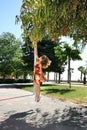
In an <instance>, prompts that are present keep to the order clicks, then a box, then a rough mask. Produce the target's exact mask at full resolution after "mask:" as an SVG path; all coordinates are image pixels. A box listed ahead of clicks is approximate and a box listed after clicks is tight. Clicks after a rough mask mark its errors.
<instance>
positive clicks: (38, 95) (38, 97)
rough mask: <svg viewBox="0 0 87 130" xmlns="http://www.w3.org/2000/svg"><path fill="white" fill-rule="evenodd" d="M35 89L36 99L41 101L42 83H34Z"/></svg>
mask: <svg viewBox="0 0 87 130" xmlns="http://www.w3.org/2000/svg"><path fill="white" fill-rule="evenodd" d="M34 90H35V101H36V102H39V101H40V85H34Z"/></svg>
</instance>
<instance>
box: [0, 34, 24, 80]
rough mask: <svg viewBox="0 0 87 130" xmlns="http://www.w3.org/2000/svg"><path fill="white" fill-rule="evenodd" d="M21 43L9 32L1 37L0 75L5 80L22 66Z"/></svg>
mask: <svg viewBox="0 0 87 130" xmlns="http://www.w3.org/2000/svg"><path fill="white" fill-rule="evenodd" d="M21 44H22V43H21V41H19V40H17V39H16V38H15V36H14V35H13V34H11V33H9V32H7V33H3V34H2V35H0V74H1V75H2V76H3V77H4V78H5V77H6V76H8V75H13V76H14V72H16V71H17V70H18V69H17V67H18V66H19V64H22V60H21V56H22V51H21Z"/></svg>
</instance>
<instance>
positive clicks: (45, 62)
mask: <svg viewBox="0 0 87 130" xmlns="http://www.w3.org/2000/svg"><path fill="white" fill-rule="evenodd" d="M41 58H42V61H41V64H42V68H43V69H46V68H48V66H49V65H50V64H51V60H50V59H49V58H48V57H47V56H46V55H43V56H41Z"/></svg>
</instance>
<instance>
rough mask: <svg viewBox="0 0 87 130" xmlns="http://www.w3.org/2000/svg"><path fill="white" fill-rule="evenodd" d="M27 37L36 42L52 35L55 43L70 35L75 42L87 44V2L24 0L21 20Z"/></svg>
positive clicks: (79, 0) (72, 0) (77, 0)
mask: <svg viewBox="0 0 87 130" xmlns="http://www.w3.org/2000/svg"><path fill="white" fill-rule="evenodd" d="M18 19H19V20H21V22H22V28H23V31H24V33H23V34H24V36H25V37H26V36H29V37H30V40H31V41H32V42H34V43H37V42H38V41H40V40H41V39H42V38H43V36H44V34H45V33H46V32H48V34H49V36H50V38H51V39H52V40H54V41H56V39H57V38H58V37H60V36H70V37H72V38H73V39H74V40H75V41H82V42H83V43H85V44H86V41H87V1H86V0H83V1H81V0H67V1H60V0H47V1H46V0H32V1H31V0H23V1H22V6H21V11H20V17H17V20H18Z"/></svg>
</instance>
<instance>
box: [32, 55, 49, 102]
mask: <svg viewBox="0 0 87 130" xmlns="http://www.w3.org/2000/svg"><path fill="white" fill-rule="evenodd" d="M50 63H51V61H50V60H49V58H48V57H47V56H46V55H43V56H41V57H38V55H37V58H36V64H35V65H34V89H35V101H36V102H39V101H40V85H41V83H42V82H44V81H46V77H45V76H44V74H43V72H42V69H46V68H47V67H48V66H49V65H50Z"/></svg>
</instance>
